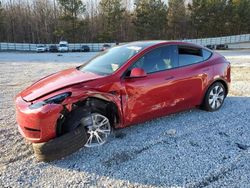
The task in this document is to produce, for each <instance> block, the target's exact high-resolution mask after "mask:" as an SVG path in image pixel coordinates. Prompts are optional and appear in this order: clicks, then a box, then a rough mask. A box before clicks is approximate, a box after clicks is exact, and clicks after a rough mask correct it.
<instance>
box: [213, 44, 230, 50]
mask: <svg viewBox="0 0 250 188" xmlns="http://www.w3.org/2000/svg"><path fill="white" fill-rule="evenodd" d="M227 49H228V45H227V44H219V45H216V50H227Z"/></svg>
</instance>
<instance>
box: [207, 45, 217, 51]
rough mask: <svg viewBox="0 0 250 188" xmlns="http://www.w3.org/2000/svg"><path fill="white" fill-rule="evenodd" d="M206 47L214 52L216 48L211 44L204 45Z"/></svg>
mask: <svg viewBox="0 0 250 188" xmlns="http://www.w3.org/2000/svg"><path fill="white" fill-rule="evenodd" d="M206 47H207V48H209V49H210V50H214V49H215V48H216V46H215V45H212V44H209V45H206Z"/></svg>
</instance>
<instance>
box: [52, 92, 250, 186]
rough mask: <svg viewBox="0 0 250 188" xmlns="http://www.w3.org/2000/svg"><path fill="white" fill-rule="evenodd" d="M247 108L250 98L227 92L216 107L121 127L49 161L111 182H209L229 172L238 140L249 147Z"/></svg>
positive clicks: (169, 183) (240, 150)
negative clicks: (107, 137)
mask: <svg viewBox="0 0 250 188" xmlns="http://www.w3.org/2000/svg"><path fill="white" fill-rule="evenodd" d="M249 111H250V97H233V96H229V97H228V98H227V99H226V100H225V103H224V105H223V106H222V108H221V109H220V110H219V111H216V112H212V113H211V112H206V111H202V110H199V109H193V110H188V111H184V112H181V113H177V114H174V115H169V116H166V117H162V118H158V119H155V120H152V121H149V122H146V123H143V124H139V125H136V126H132V127H128V128H124V129H120V130H117V131H115V133H114V134H113V136H112V137H111V138H110V140H109V141H108V142H107V143H106V144H104V145H102V146H100V147H97V148H82V149H81V150H80V151H78V152H76V153H74V154H72V155H70V156H68V157H65V158H64V159H62V160H58V161H54V162H50V163H49V165H53V166H56V167H59V168H63V169H67V170H70V171H76V172H79V173H87V174H91V176H94V177H95V178H96V179H100V178H101V177H106V178H109V181H110V182H113V181H118V180H119V181H121V182H127V183H128V182H130V183H133V184H140V185H151V186H187V185H192V186H198V187H199V186H202V185H209V184H210V183H213V181H218V180H219V179H220V178H223V176H224V173H226V171H225V170H223V169H225V168H226V169H228V171H230V170H233V169H231V168H233V167H232V166H233V165H232V164H234V162H235V160H234V159H235V158H236V157H237V156H238V155H239V153H241V152H244V150H245V149H247V148H245V149H244V148H243V149H242V148H240V147H239V145H238V144H241V146H250V139H249V135H250V127H249V126H248V125H247V123H246V122H249V121H250V116H249ZM228 171H227V172H228ZM95 178H94V179H95ZM91 184H92V185H97V184H95V182H92V183H91Z"/></svg>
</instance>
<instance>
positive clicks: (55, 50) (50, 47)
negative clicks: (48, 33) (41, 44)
mask: <svg viewBox="0 0 250 188" xmlns="http://www.w3.org/2000/svg"><path fill="white" fill-rule="evenodd" d="M49 52H58V48H57V46H56V45H50V46H49Z"/></svg>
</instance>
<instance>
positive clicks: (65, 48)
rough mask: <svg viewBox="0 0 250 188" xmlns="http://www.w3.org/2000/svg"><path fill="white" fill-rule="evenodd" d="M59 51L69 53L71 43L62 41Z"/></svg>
mask: <svg viewBox="0 0 250 188" xmlns="http://www.w3.org/2000/svg"><path fill="white" fill-rule="evenodd" d="M58 51H59V52H68V51H69V43H68V42H67V41H60V42H59V47H58Z"/></svg>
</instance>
